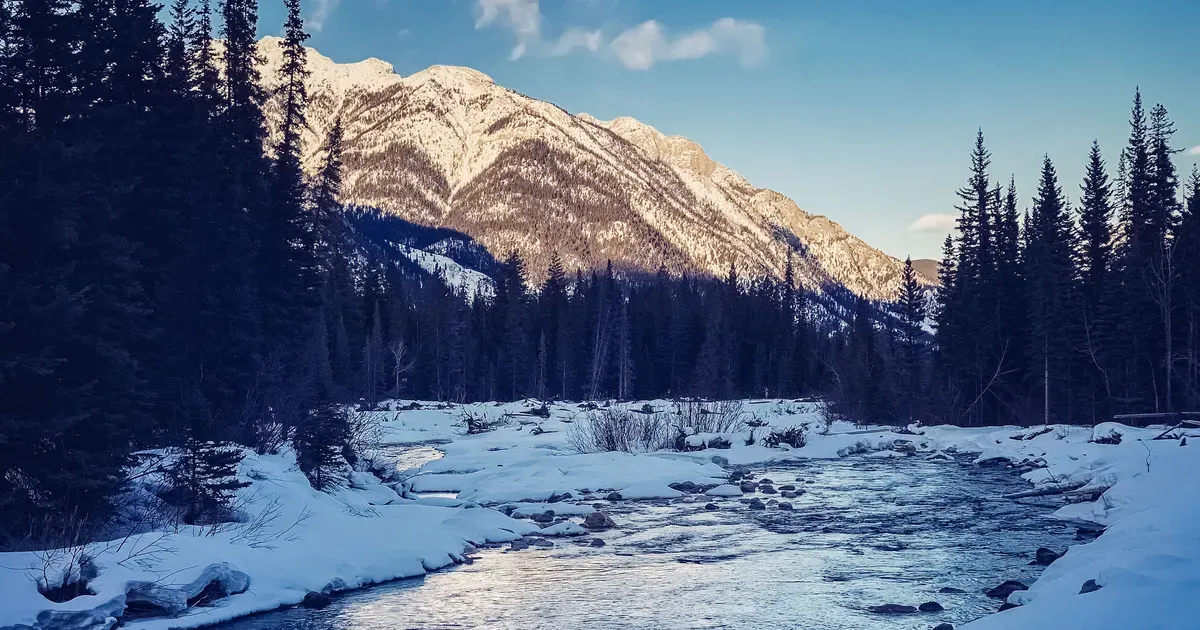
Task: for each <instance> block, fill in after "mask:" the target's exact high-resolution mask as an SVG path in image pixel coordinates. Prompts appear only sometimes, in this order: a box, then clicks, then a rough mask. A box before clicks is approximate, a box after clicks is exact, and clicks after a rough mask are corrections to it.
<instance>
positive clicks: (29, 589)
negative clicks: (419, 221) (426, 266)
mask: <svg viewBox="0 0 1200 630" xmlns="http://www.w3.org/2000/svg"><path fill="white" fill-rule="evenodd" d="M642 404H643V403H636V404H630V405H628V406H627V407H628V408H629V409H638V408H640V407H641V406H642ZM645 404H648V405H650V406H651V407H656V408H666V407H667V406H669V405H670V404H671V403H670V402H669V401H650V402H649V403H645ZM402 406H403V405H402V403H399V402H397V403H393V404H392V405H391V407H390V408H391V409H394V411H382V412H370V413H375V414H379V418H378V419H379V420H380V433H381V438H382V442H383V443H385V444H419V443H430V442H432V441H438V442H442V443H441V444H440V445H439V447H438V448H439V450H440V451H441V452H442V453H443V454H444V456H443V457H442V458H441V459H435V460H433V461H430V462H428V463H426V464H425V465H424V466H422V467H421V470H420V473H419V474H417V475H415V476H413V477H411V478H409V479H407V480H406V481H404V482H401V483H394V484H390V485H387V484H384V483H382V482H381V481H380V480H379V479H378V478H376V477H375V476H373V475H371V474H369V473H362V472H360V473H353V474H352V475H351V477H350V479H349V485H348V487H346V488H343V489H341V490H338V491H336V492H334V493H331V494H325V493H320V492H316V491H314V490H312V488H311V487H309V486H308V484H307V481H306V480H305V478H304V477H303V475H302V474H300V473H299V471H298V470H296V469H295V466H294V461H293V460H292V458H291V456H290V454H288V453H283V454H279V455H267V456H257V455H251V456H249V457H247V459H246V460H245V461H244V462H243V465H242V469H241V473H240V474H241V476H242V477H243V478H244V479H246V480H248V481H250V482H251V484H252V485H251V486H250V487H248V488H246V489H244V490H243V491H242V493H244V496H245V497H253V498H254V502H255V504H256V505H263V506H266V505H273V506H275V507H274V509H276V510H277V511H278V512H279V513H278V515H277V518H276V519H275V521H274V523H273V524H272V525H271V526H270V527H269V528H268V529H269V530H270V531H268V532H266V533H265V535H260V536H259V537H258V538H254V537H251V536H248V535H247V534H246V532H245V528H244V527H242V528H238V527H235V528H231V529H228V530H226V531H216V532H211V531H208V532H206V531H202V530H198V529H197V528H189V529H184V530H180V531H176V532H170V533H165V534H164V533H149V534H142V535H139V536H137V537H133V538H131V539H130V540H129V541H126V544H123V545H119V546H118V545H113V544H109V545H104V544H100V545H94V546H91V547H90V548H89V549H87V550H86V552H87V553H88V554H89V555H92V556H94V558H93V561H92V565H93V566H95V567H96V568H97V569H98V572H99V575H98V576H97V577H95V578H94V579H93V580H91V581H90V582H89V586H90V588H91V590H92V592H93V593H94V594H93V595H83V596H80V597H76V598H74V599H71V600H69V601H66V602H63V603H59V604H55V603H52V602H50V601H48V600H47V599H45V598H44V597H42V596H41V595H40V594H39V593H38V591H37V589H36V586H35V584H34V582H33V581H32V578H33V577H36V575H40V574H41V572H42V571H43V569H51V570H53V569H56V568H60V566H59V565H62V564H63V563H64V560H63V558H65V557H69V556H64V555H62V554H60V555H58V556H56V557H55V558H48V557H47V555H46V554H35V553H5V554H0V604H2V605H0V629H3V628H9V627H17V628H21V627H23V626H22V624H24V627H32V628H45V627H62V626H63V625H64V622H68V621H71V622H73V623H74V624H75V625H73V626H71V627H82V628H106V627H111V624H109V622H110V621H111V622H113V623H115V621H116V620H115V619H109V616H110V615H113V614H120V611H121V610H123V609H124V608H125V606H126V603H127V602H126V599H128V603H129V604H130V605H133V604H135V603H136V602H137V601H138V596H134V595H130V596H128V597H127V596H126V592H127V591H128V592H130V593H133V592H134V591H135V590H137V589H133V590H131V588H130V587H131V585H132V584H133V583H136V582H141V583H143V584H144V585H143V586H141V588H140V590H137V592H138V593H142V594H145V593H147V592H153V591H154V589H153V588H151V587H152V586H155V587H163V588H164V589H165V590H166V591H167V592H168V594H169V595H171V596H173V597H175V598H177V599H178V598H179V597H181V596H180V594H179V591H180V590H187V589H188V588H192V589H195V588H200V587H207V586H208V584H207V583H206V584H199V585H198V586H197V585H196V580H197V578H198V576H200V575H201V574H202V573H203V572H205V571H206V570H207V571H209V573H207V574H205V575H206V576H208V577H212V576H214V575H225V576H226V577H229V576H230V575H233V577H235V578H236V577H238V576H241V577H244V578H248V580H249V585H248V589H244V590H245V592H243V593H241V594H234V595H230V596H229V597H226V598H224V599H220V600H219V601H215V602H213V603H212V605H207V606H187V605H185V606H183V608H181V609H179V613H178V616H173V617H153V618H144V619H131V620H126V622H125V627H129V628H138V629H159V628H163V629H165V628H183V627H199V626H204V625H211V624H214V623H219V622H222V621H227V620H229V619H233V618H236V617H242V616H246V615H250V614H255V613H260V612H265V611H269V610H274V609H277V608H281V607H285V606H290V605H295V604H299V603H300V602H301V601H302V600H303V599H304V597H305V595H306V594H307V593H309V592H321V591H323V590H324V591H326V592H334V591H343V590H349V589H354V588H360V587H364V586H369V585H372V584H378V583H381V582H386V581H391V580H396V579H402V578H407V577H415V576H418V575H422V574H424V573H427V572H429V571H433V570H437V569H441V568H444V567H447V566H451V565H453V564H455V563H459V562H464V561H466V559H465V556H466V555H467V554H469V553H470V552H471V551H472V550H473V548H474V547H475V546H480V545H485V544H489V543H503V542H511V541H514V540H517V539H520V538H522V537H523V536H526V535H529V534H533V533H537V534H539V535H540V536H546V535H555V534H559V535H572V534H581V533H585V532H586V531H587V530H586V529H584V528H582V527H581V526H580V524H579V523H578V522H576V520H578V519H579V517H583V516H586V515H587V514H588V513H590V512H592V511H593V509H594V508H592V507H590V506H591V504H592V503H602V502H603V501H604V500H605V499H606V498H607V497H608V495H609V494H610V493H612V492H617V493H619V494H620V495H621V498H622V499H647V498H673V497H677V496H680V494H681V492H680V491H679V490H676V489H674V488H671V487H670V486H671V484H678V483H681V482H691V483H693V484H697V485H700V486H713V485H717V484H722V483H725V482H726V479H727V476H728V471H727V468H728V467H734V466H742V465H751V464H763V463H769V462H772V461H779V460H787V459H794V458H806V459H831V458H837V457H842V456H854V455H866V456H904V455H905V454H908V453H913V454H915V456H918V457H925V458H931V459H943V460H945V461H947V462H948V463H951V462H954V461H955V460H954V458H953V457H949V456H947V453H953V452H956V453H958V454H960V455H961V454H964V453H978V456H977V457H976V459H975V462H976V463H979V464H984V463H987V462H996V463H1002V462H1008V463H1010V464H1011V465H1014V466H1017V467H1023V468H1021V470H1022V471H1023V474H1022V477H1023V478H1024V479H1025V480H1027V481H1028V482H1030V483H1031V484H1033V486H1032V487H1033V488H1034V489H1038V488H1051V487H1067V486H1070V487H1072V488H1074V490H1073V491H1074V492H1078V493H1082V494H1085V495H1086V494H1087V493H1095V494H1097V495H1099V496H1100V498H1099V499H1098V500H1096V501H1093V502H1084V503H1075V504H1070V505H1066V506H1064V507H1063V508H1061V509H1059V510H1058V511H1057V512H1056V513H1055V517H1056V518H1059V519H1064V520H1069V521H1072V522H1090V523H1095V524H1097V525H1099V526H1102V527H1107V531H1106V533H1105V534H1104V535H1102V536H1100V538H1098V539H1097V540H1096V541H1094V542H1090V543H1087V544H1079V545H1073V546H1072V547H1071V548H1070V550H1069V551H1068V552H1067V553H1066V555H1065V556H1063V557H1062V558H1061V559H1059V560H1057V561H1056V562H1055V563H1054V564H1052V565H1051V566H1050V567H1048V568H1047V569H1046V571H1045V572H1044V573H1043V574H1042V576H1041V578H1040V579H1038V580H1037V581H1036V582H1035V583H1034V584H1032V585H1029V586H1030V589H1029V590H1028V591H1018V592H1015V593H1013V594H1012V595H1010V596H1009V598H1008V601H1009V602H1010V603H1012V604H1017V605H1019V606H1018V607H1017V608H1014V609H1012V610H1010V611H1006V612H1004V613H1000V614H994V615H989V616H987V617H984V618H982V619H979V620H977V621H974V622H971V623H969V624H967V625H966V626H963V627H967V628H972V629H975V630H979V629H982V630H990V629H991V628H1009V627H1017V626H1019V627H1022V628H1035V629H1036V628H1047V629H1048V628H1062V627H1088V628H1128V627H1137V628H1185V627H1191V624H1190V623H1186V622H1185V621H1184V619H1185V618H1189V617H1190V618H1192V619H1194V618H1195V616H1194V615H1195V612H1196V609H1197V604H1196V603H1193V601H1192V600H1194V599H1195V597H1194V596H1195V595H1196V594H1200V544H1198V543H1200V491H1198V490H1197V489H1196V487H1195V486H1194V485H1191V484H1186V483H1184V484H1181V483H1178V480H1182V479H1197V478H1200V456H1196V455H1192V453H1195V449H1196V447H1191V448H1188V447H1180V446H1179V442H1178V441H1177V440H1160V441H1151V440H1150V438H1152V437H1154V435H1155V434H1157V433H1158V432H1160V431H1156V430H1150V429H1133V428H1129V427H1122V426H1120V425H1111V424H1106V425H1101V426H1100V427H1097V428H1096V430H1095V431H1094V432H1093V430H1092V429H1091V428H1081V427H1052V428H1051V429H1050V430H1049V431H1038V430H1031V429H1017V428H1013V427H1002V428H996V427H990V428H983V429H965V428H955V427H923V428H917V433H916V434H905V433H896V432H895V431H894V430H890V429H869V430H862V429H861V428H857V427H853V426H852V425H849V424H843V423H835V424H834V425H833V426H831V427H828V430H827V433H825V432H824V429H823V427H822V422H821V419H820V415H819V407H818V406H817V405H815V404H811V403H808V404H806V403H795V402H791V401H755V402H748V403H746V405H745V409H746V411H747V412H749V413H751V414H753V417H754V418H755V419H756V420H758V421H759V422H761V423H765V424H764V426H763V427H761V428H759V429H756V431H755V432H756V435H757V437H758V438H759V440H758V441H757V442H756V443H755V444H754V445H749V446H748V445H746V444H745V442H746V438H747V437H749V430H745V431H738V432H732V433H728V434H720V435H719V436H718V435H714V436H708V435H704V436H701V438H700V439H696V440H691V443H693V444H697V445H698V444H702V443H704V442H706V441H708V440H711V439H713V438H714V437H722V438H724V439H728V441H729V442H730V443H731V447H730V448H722V449H712V448H709V449H704V450H698V451H692V452H657V453H649V454H637V455H633V454H628V453H590V454H580V453H577V452H575V451H574V450H572V449H571V448H570V447H569V446H568V443H569V437H570V434H571V433H572V431H574V430H575V429H573V425H575V424H576V423H578V422H580V421H581V420H582V419H583V412H581V411H580V409H579V407H578V406H576V405H565V404H563V405H552V406H550V408H549V409H550V412H551V413H550V416H549V417H548V418H543V417H539V416H538V415H536V414H530V410H531V409H533V408H534V404H533V403H510V404H506V405H499V406H497V405H494V404H479V405H468V406H466V407H459V406H455V407H453V408H443V407H441V406H436V405H434V404H432V403H426V404H423V405H421V407H422V408H421V409H413V410H399V409H400V408H401V407H402ZM464 410H467V411H471V412H473V413H476V414H480V415H484V416H488V417H492V418H501V417H504V418H505V419H506V423H505V424H504V426H499V427H498V428H496V429H495V430H493V431H490V432H486V433H482V434H479V435H471V436H464V435H462V433H463V431H462V427H461V426H460V425H459V420H460V417H461V414H462V413H463V411H464ZM794 425H806V426H807V427H808V441H807V444H806V445H805V446H804V447H802V448H798V449H791V448H788V447H786V445H785V446H781V447H779V448H768V447H766V446H763V445H762V444H761V437H762V435H763V434H764V432H765V431H767V430H769V429H770V428H771V427H776V428H786V427H789V426H794ZM1112 432H1117V433H1119V434H1120V435H1121V440H1120V443H1119V444H1098V443H1095V442H1092V441H1091V440H1092V438H1093V433H1095V435H1096V436H1099V437H1105V436H1109V435H1110V434H1111V433H1112ZM1027 436H1029V437H1030V439H1014V438H1024V437H1027ZM898 440H899V442H897V441H898ZM714 462H720V465H719V464H718V463H714ZM413 492H416V493H431V492H439V493H440V492H445V493H454V494H455V495H456V497H457V498H449V497H444V498H443V497H430V496H425V497H421V498H413V497H414V496H415V495H414V494H412V493H413ZM402 494H407V496H408V497H409V498H402V496H401V495H402ZM567 495H570V496H569V497H567ZM550 500H554V501H555V503H554V504H553V505H547V504H546V503H545V502H547V501H550ZM567 500H572V501H582V502H583V503H585V505H578V504H575V503H566V502H565V501H567ZM481 505H489V506H492V507H480V506H481ZM493 508H501V509H503V510H504V511H506V512H508V513H509V514H512V515H513V516H517V517H521V518H512V517H510V516H508V515H507V514H505V513H502V512H501V511H499V510H497V509H493ZM546 509H553V510H555V512H556V515H557V516H558V517H559V520H561V519H562V517H564V516H565V517H568V519H570V518H574V519H576V520H566V521H564V522H563V523H559V524H558V525H555V528H554V529H550V530H545V529H541V528H539V527H538V526H537V525H536V524H535V523H532V522H530V521H529V520H526V519H525V518H523V517H526V516H529V515H532V514H536V513H540V512H541V511H544V510H546ZM797 509H798V510H802V509H803V505H798V506H797ZM297 521H302V522H301V523H300V525H299V526H297V527H295V528H292V529H287V528H288V527H289V526H290V525H291V524H292V523H296V522H297ZM272 532H273V533H275V534H278V535H277V536H276V537H275V539H273V540H269V539H270V538H271V535H272ZM281 532H282V533H281ZM264 536H265V537H264ZM268 546H270V547H274V548H267V547H268ZM135 550H141V551H136V552H135ZM1030 551H1031V552H1032V550H1030ZM1056 551H1062V550H1056ZM55 562H57V563H58V565H56V564H55ZM214 566H215V567H223V569H222V568H218V569H215V570H214V569H213V567H214ZM213 571H216V572H215V573H214V572H213ZM222 572H224V573H222ZM234 574H236V575H234ZM997 577H998V578H999V579H998V582H999V581H1002V580H1003V577H1002V576H997ZM1087 580H1094V583H1095V584H1096V585H1097V586H1099V587H1100V589H1101V590H1102V591H1103V592H1104V594H1103V595H1101V596H1091V597H1089V595H1091V594H1083V595H1081V594H1079V590H1080V588H1081V585H1082V584H1083V583H1084V582H1085V581H1087ZM237 581H238V580H237V579H232V580H231V581H230V583H231V584H232V585H234V586H236V584H237ZM189 583H190V584H189ZM227 590H234V589H227ZM167 599H169V597H168V598H167ZM185 599H187V598H185ZM1149 613H1154V616H1151V615H1150V614H1149ZM39 615H41V620H42V621H41V625H38V624H39ZM1084 619H1086V620H1089V621H1088V623H1087V624H1084V623H1081V621H1080V620H1084ZM47 622H52V623H47ZM53 622H57V624H58V625H55V623H53ZM79 622H86V623H90V624H91V625H80V623H79ZM105 624H109V625H105Z"/></svg>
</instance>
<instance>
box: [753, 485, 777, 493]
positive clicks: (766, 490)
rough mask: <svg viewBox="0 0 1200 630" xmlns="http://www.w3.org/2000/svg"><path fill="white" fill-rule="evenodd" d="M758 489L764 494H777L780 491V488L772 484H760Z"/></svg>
mask: <svg viewBox="0 0 1200 630" xmlns="http://www.w3.org/2000/svg"><path fill="white" fill-rule="evenodd" d="M758 491H759V492H761V493H763V494H776V493H777V492H778V490H776V489H775V488H773V487H771V486H759V487H758Z"/></svg>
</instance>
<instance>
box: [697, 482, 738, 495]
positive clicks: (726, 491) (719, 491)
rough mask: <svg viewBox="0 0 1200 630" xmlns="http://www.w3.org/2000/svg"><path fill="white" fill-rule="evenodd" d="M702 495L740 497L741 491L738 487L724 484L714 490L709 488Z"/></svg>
mask: <svg viewBox="0 0 1200 630" xmlns="http://www.w3.org/2000/svg"><path fill="white" fill-rule="evenodd" d="M704 494H706V495H708V496H710V497H740V496H742V489H741V488H740V487H739V486H735V485H732V484H727V483H726V484H721V485H719V486H717V487H715V488H710V489H709V490H708V491H707V492H705V493H704Z"/></svg>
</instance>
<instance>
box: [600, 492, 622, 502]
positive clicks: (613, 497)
mask: <svg viewBox="0 0 1200 630" xmlns="http://www.w3.org/2000/svg"><path fill="white" fill-rule="evenodd" d="M604 498H605V499H607V500H609V501H620V500H621V493H620V492H609V493H608V496H606V497H604Z"/></svg>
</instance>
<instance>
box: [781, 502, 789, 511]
mask: <svg viewBox="0 0 1200 630" xmlns="http://www.w3.org/2000/svg"><path fill="white" fill-rule="evenodd" d="M779 509H781V510H791V509H792V504H791V503H788V502H787V501H780V502H779Z"/></svg>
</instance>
